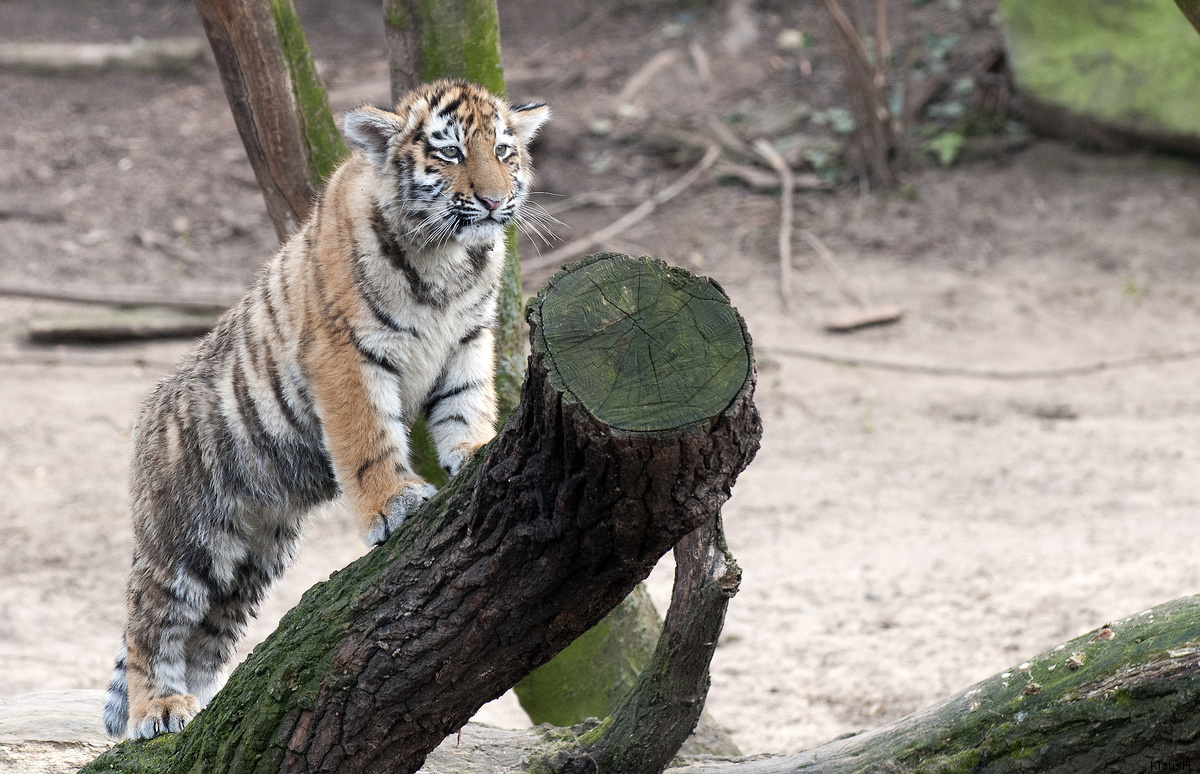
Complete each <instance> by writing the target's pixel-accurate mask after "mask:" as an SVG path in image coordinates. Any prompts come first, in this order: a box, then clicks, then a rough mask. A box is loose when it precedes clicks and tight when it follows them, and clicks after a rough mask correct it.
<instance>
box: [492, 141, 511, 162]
mask: <svg viewBox="0 0 1200 774" xmlns="http://www.w3.org/2000/svg"><path fill="white" fill-rule="evenodd" d="M512 152H513V149H512V146H511V145H497V146H496V158H498V159H499V160H501V161H504V160H505V159H506V158H508V157H509V156H511V155H512Z"/></svg>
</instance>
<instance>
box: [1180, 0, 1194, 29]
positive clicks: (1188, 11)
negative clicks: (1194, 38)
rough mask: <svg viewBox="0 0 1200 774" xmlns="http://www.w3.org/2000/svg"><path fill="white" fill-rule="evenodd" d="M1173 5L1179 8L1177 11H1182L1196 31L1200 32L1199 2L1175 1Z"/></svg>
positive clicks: (1189, 0) (1188, 0)
mask: <svg viewBox="0 0 1200 774" xmlns="http://www.w3.org/2000/svg"><path fill="white" fill-rule="evenodd" d="M1175 4H1176V5H1178V6H1179V10H1181V11H1183V15H1184V16H1186V17H1187V19H1188V21H1190V22H1191V23H1192V26H1193V27H1195V28H1196V31H1197V32H1200V0H1175Z"/></svg>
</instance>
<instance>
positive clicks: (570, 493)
mask: <svg viewBox="0 0 1200 774" xmlns="http://www.w3.org/2000/svg"><path fill="white" fill-rule="evenodd" d="M529 318H530V322H531V331H530V338H531V343H532V355H531V357H530V361H529V363H530V368H529V372H528V374H527V375H526V380H525V384H524V388H523V390H522V398H521V403H520V404H519V405H518V407H517V410H516V411H515V412H514V413H513V415H512V416H511V417H510V418H509V420H508V421H507V422H506V424H505V426H504V428H503V430H502V431H501V433H500V435H499V436H498V437H497V438H496V440H495V441H493V442H492V443H491V444H490V445H489V446H488V447H487V448H486V449H485V450H484V451H483V452H482V453H481V454H479V455H477V456H476V458H475V459H474V460H473V461H472V463H471V465H470V466H469V467H468V468H466V469H465V470H464V471H463V472H462V473H460V474H459V475H458V476H457V477H456V478H455V479H454V480H453V481H451V482H450V484H449V485H448V486H447V487H446V488H445V489H443V490H442V492H440V493H439V494H438V496H437V497H436V498H435V499H434V500H432V501H430V502H429V503H428V504H427V505H426V506H425V507H423V508H422V509H421V510H420V511H419V512H418V513H417V514H416V515H415V516H414V517H413V518H412V519H410V520H409V521H407V522H406V523H405V525H404V526H403V527H402V528H401V529H400V530H398V531H397V533H396V535H394V536H393V537H392V539H391V540H389V541H388V542H387V543H386V544H385V545H383V546H381V547H379V548H377V549H375V550H373V551H372V552H370V553H369V554H368V555H367V556H365V557H363V558H362V559H360V560H359V561H357V562H355V563H354V564H352V565H350V566H349V567H347V568H346V569H344V570H342V571H340V572H338V573H336V574H335V575H334V576H333V577H332V578H330V580H329V581H327V582H325V583H323V584H319V585H318V586H316V587H314V588H313V589H311V590H310V591H309V592H308V593H307V594H305V596H304V598H303V600H302V601H301V602H300V604H299V605H297V607H296V608H294V609H293V610H292V611H291V612H289V613H288V614H287V616H286V617H285V618H284V619H283V621H282V622H281V623H280V625H279V628H278V629H277V630H276V631H275V633H273V634H272V635H271V636H270V637H269V638H268V639H267V640H266V641H265V642H264V643H263V644H262V645H260V646H259V647H258V648H256V649H255V651H254V652H253V653H252V654H251V656H250V657H249V658H248V659H247V660H246V661H245V662H244V663H243V664H242V665H241V666H239V667H238V669H237V670H236V671H235V672H234V674H233V675H232V677H231V678H230V681H229V683H228V684H227V685H226V687H225V688H224V689H223V690H222V691H221V692H220V693H219V694H218V696H217V697H216V698H215V699H214V700H213V702H212V704H211V705H210V706H209V707H208V708H207V709H205V711H204V712H202V713H201V714H200V715H198V716H197V717H196V719H195V720H193V721H192V723H191V724H189V725H188V727H187V728H186V729H184V731H183V732H181V733H179V734H173V735H167V736H165V737H159V738H157V739H154V740H150V741H148V742H126V743H124V744H122V745H119V746H117V747H116V748H113V749H112V750H111V751H109V752H108V753H106V754H105V755H103V756H101V758H99V759H98V760H97V761H95V762H93V763H92V764H90V765H89V766H88V767H87V768H85V769H84V771H85V772H103V771H124V772H139V771H156V772H165V773H166V774H173V773H174V772H194V771H220V772H228V773H230V774H235V773H237V772H260V773H261V772H335V771H336V772H378V771H387V772H398V773H400V774H403V773H404V772H413V771H416V770H417V769H418V768H419V767H420V766H421V764H422V762H423V761H424V759H425V756H426V755H427V754H428V753H429V752H430V751H431V750H432V749H434V748H435V747H436V746H437V745H438V743H440V742H441V741H442V740H443V739H444V738H445V737H446V736H447V735H448V734H451V733H453V732H454V731H455V730H457V729H459V728H460V727H461V726H462V725H463V724H465V723H466V722H467V720H468V719H469V718H470V717H471V716H472V715H473V714H474V713H475V711H476V710H478V708H479V707H480V706H482V705H483V704H484V703H485V702H487V701H490V700H492V699H494V698H496V697H497V696H499V695H501V694H502V693H503V692H504V691H506V690H508V689H509V688H510V687H511V686H512V685H513V684H514V683H516V682H517V681H518V680H519V679H520V678H522V677H523V676H525V675H526V674H528V672H529V671H530V670H532V669H533V668H535V667H537V666H539V665H541V664H543V663H545V662H546V661H547V660H549V659H550V658H551V657H553V656H554V655H555V654H556V653H557V652H559V651H560V650H562V649H563V648H564V647H566V646H567V645H568V644H569V643H570V642H571V641H572V640H574V639H575V638H577V637H578V636H579V635H580V634H582V633H583V632H585V631H586V630H588V629H589V628H591V627H592V626H594V625H595V624H596V623H597V622H599V621H600V620H601V619H602V618H603V617H604V616H605V615H606V614H607V613H608V612H609V611H610V610H611V609H612V608H613V607H614V606H615V605H617V604H618V603H619V602H620V601H621V600H622V599H623V598H625V596H627V595H628V594H629V592H630V591H631V590H632V589H633V588H634V586H636V584H637V583H638V582H640V581H641V580H642V579H644V578H645V577H646V575H647V574H648V573H649V572H650V570H651V569H652V568H653V567H654V565H655V563H656V562H657V561H658V559H659V557H660V556H661V555H662V554H663V552H665V551H666V550H668V549H669V548H670V547H671V546H672V545H674V544H675V543H676V542H678V541H680V540H681V539H683V538H685V537H686V536H687V535H688V534H689V533H691V532H693V531H694V530H696V529H697V528H701V527H705V526H706V525H709V526H711V525H712V524H713V523H714V520H715V519H716V517H717V512H718V510H719V508H720V506H721V504H722V503H724V501H725V500H726V499H727V498H728V496H729V493H730V489H731V487H732V485H733V483H734V480H735V479H736V477H737V475H738V473H739V472H740V471H741V470H742V469H743V468H744V467H745V466H746V465H747V464H748V463H749V461H750V459H751V458H752V457H753V455H754V452H755V451H756V450H757V447H758V440H759V437H760V436H761V423H760V421H759V417H758V413H757V411H756V410H755V408H754V405H753V402H752V393H753V386H754V378H753V376H754V373H753V367H752V365H751V363H752V355H751V351H750V343H749V338H748V336H747V334H746V331H745V327H744V325H743V323H742V322H741V319H740V318H739V317H738V316H737V314H736V312H734V311H733V309H732V308H731V307H730V306H729V304H728V300H727V299H726V298H725V297H724V296H723V294H721V293H720V291H719V290H718V289H717V288H716V287H715V286H713V285H712V284H711V283H710V282H708V281H706V280H700V279H696V278H694V277H691V276H690V275H688V274H686V273H685V272H682V271H679V270H675V269H669V268H667V267H666V266H664V265H663V264H661V263H658V262H654V261H650V260H647V259H644V260H633V259H629V258H625V257H621V256H612V255H608V256H604V257H600V258H597V259H594V260H592V261H585V262H584V263H583V264H582V265H576V266H575V267H574V268H572V269H571V270H569V271H566V272H564V273H562V274H560V275H558V276H557V277H556V278H555V279H554V280H552V282H551V284H550V286H549V287H548V288H547V289H546V290H544V291H543V293H542V294H541V295H539V297H538V298H537V299H535V300H534V301H533V302H531V305H530V312H529ZM668 360H671V361H672V362H673V363H674V367H673V368H672V369H671V370H670V373H663V371H662V370H661V369H658V368H657V367H656V365H657V364H661V363H666V362H667V361H668ZM651 396H653V398H654V399H653V400H650V399H649V398H650V397H651ZM710 564H711V562H710ZM704 669H705V670H707V660H705V663H704ZM702 696H703V693H702V692H701V698H702ZM693 703H694V702H693ZM698 713H699V710H698V709H696V713H695V714H697V715H698ZM692 722H694V719H693V720H692ZM687 730H690V726H689V727H688V728H687V729H685V730H684V733H685V734H686V731H687ZM677 746H678V744H677V743H676V744H675V747H677ZM673 750H674V748H672V750H670V751H668V752H666V759H669V756H670V755H671V754H672V753H673ZM666 759H664V760H663V765H665V762H666ZM659 768H661V766H660V767H659Z"/></svg>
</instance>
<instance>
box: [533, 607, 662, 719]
mask: <svg viewBox="0 0 1200 774" xmlns="http://www.w3.org/2000/svg"><path fill="white" fill-rule="evenodd" d="M661 628H662V620H661V619H660V618H659V616H658V611H656V610H655V609H654V603H653V602H651V601H650V595H649V594H648V593H647V592H646V589H645V587H644V586H641V585H639V586H638V587H637V588H636V589H634V591H633V593H632V594H630V595H629V596H628V597H626V598H625V600H624V601H623V602H622V603H621V604H620V605H619V606H618V607H617V608H616V609H615V610H613V612H612V613H610V614H609V615H608V617H607V618H605V619H604V620H603V621H601V622H600V623H599V624H597V625H596V626H595V627H594V628H592V629H590V630H589V631H588V632H586V633H585V634H584V635H583V636H582V637H580V638H579V639H577V640H575V642H573V643H571V645H570V646H569V647H568V648H567V649H566V650H564V651H563V652H562V653H560V654H558V655H557V656H555V657H554V659H553V660H552V661H550V662H549V663H548V664H545V665H543V666H541V667H539V668H538V669H536V670H534V671H533V673H531V674H530V675H529V676H528V677H526V678H525V679H524V680H522V681H521V682H519V683H517V685H516V686H515V687H514V689H513V690H515V691H516V693H517V698H518V699H520V701H521V706H522V707H524V708H525V711H526V712H527V713H529V718H530V719H531V720H532V721H533V722H534V723H552V724H554V725H556V726H569V725H572V724H574V723H578V722H580V720H582V719H584V718H606V717H608V716H609V715H611V714H612V711H613V709H615V708H616V706H617V704H618V703H619V702H620V700H621V697H622V696H623V695H624V694H625V692H626V691H628V690H629V689H630V688H632V687H633V686H634V685H635V684H636V683H637V677H638V674H640V673H641V671H642V669H644V668H645V666H646V664H647V663H648V662H649V660H650V657H651V656H652V655H653V654H654V644H655V642H656V641H657V638H658V634H659V631H660V629H661Z"/></svg>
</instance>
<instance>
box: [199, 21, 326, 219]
mask: <svg viewBox="0 0 1200 774" xmlns="http://www.w3.org/2000/svg"><path fill="white" fill-rule="evenodd" d="M195 5H196V10H197V11H198V12H199V14H200V20H201V21H202V22H203V23H204V32H205V34H206V35H207V36H208V42H209V44H210V45H211V46H212V50H213V56H214V57H215V58H216V61H217V69H218V71H220V73H221V83H222V84H223V85H224V87H225V96H226V97H227V98H228V100H229V107H230V109H231V110H232V111H233V119H234V122H235V123H236V124H237V128H238V134H240V135H241V138H242V144H243V145H244V146H245V148H246V155H247V156H249V158H250V166H251V167H253V169H254V175H255V177H256V178H257V179H258V185H259V187H260V188H261V189H262V192H263V199H264V200H265V201H266V204H267V213H268V214H269V215H270V216H271V222H272V223H273V224H274V225H275V232H276V233H277V234H278V235H279V239H280V241H282V240H283V239H285V238H286V237H287V236H288V235H289V234H291V233H292V232H293V231H295V230H296V229H297V227H298V226H299V224H300V223H303V222H304V219H305V218H306V217H308V210H309V207H310V206H311V205H312V202H313V198H314V196H315V194H316V192H317V190H319V189H320V187H321V185H322V184H323V183H324V181H325V178H327V177H328V176H329V174H330V173H331V172H333V170H334V169H335V168H336V167H337V165H338V163H339V162H340V161H341V159H342V157H343V156H345V155H346V146H345V144H344V143H343V142H342V138H341V135H339V134H338V130H337V126H336V125H335V124H334V122H333V114H332V112H331V111H330V109H329V99H328V97H327V96H326V93H325V88H324V86H323V85H322V84H321V79H320V76H318V75H317V69H316V66H315V65H314V64H313V60H312V55H311V54H310V53H309V50H308V42H307V41H306V40H305V38H304V31H303V30H302V29H301V27H300V21H299V19H298V18H297V17H296V9H295V8H294V7H293V6H292V0H269V2H268V0H195Z"/></svg>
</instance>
